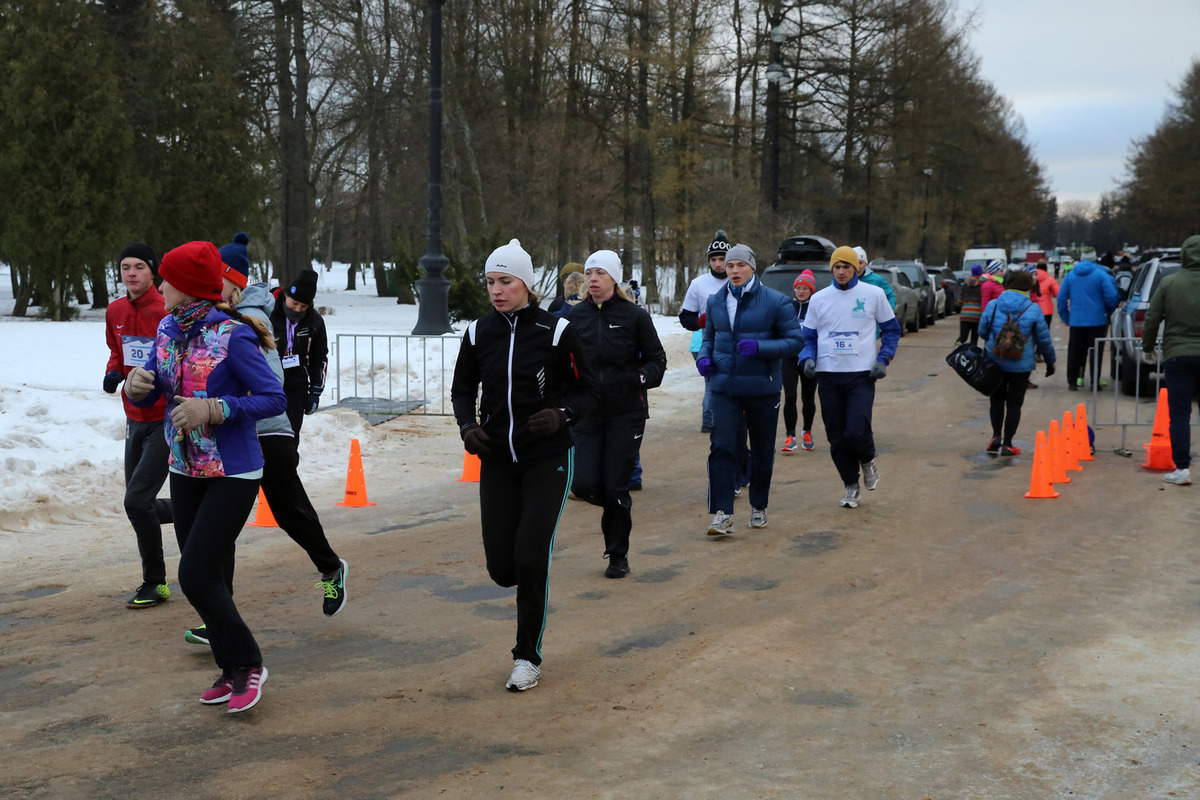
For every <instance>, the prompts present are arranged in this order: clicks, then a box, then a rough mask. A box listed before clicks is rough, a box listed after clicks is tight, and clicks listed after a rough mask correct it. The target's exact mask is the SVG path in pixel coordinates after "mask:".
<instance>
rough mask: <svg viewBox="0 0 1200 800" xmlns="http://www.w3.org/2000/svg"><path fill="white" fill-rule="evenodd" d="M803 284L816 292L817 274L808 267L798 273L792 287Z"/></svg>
mask: <svg viewBox="0 0 1200 800" xmlns="http://www.w3.org/2000/svg"><path fill="white" fill-rule="evenodd" d="M802 285H803V286H807V287H808V290H809V291H810V292H815V291H816V290H817V276H815V275H813V271H812V270H811V269H806V270H804V271H803V272H801V273H800V274H799V275H797V276H796V280H795V282H794V283H793V284H792V288H793V289H794V288H796V287H797V286H802Z"/></svg>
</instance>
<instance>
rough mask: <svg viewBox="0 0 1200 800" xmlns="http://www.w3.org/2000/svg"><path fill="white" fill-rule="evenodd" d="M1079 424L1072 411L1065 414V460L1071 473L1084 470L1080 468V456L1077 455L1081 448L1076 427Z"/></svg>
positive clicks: (1063, 437) (1063, 429)
mask: <svg viewBox="0 0 1200 800" xmlns="http://www.w3.org/2000/svg"><path fill="white" fill-rule="evenodd" d="M1078 424H1079V423H1077V422H1075V420H1074V417H1072V416H1071V412H1070V411H1064V412H1063V422H1062V443H1063V456H1064V459H1063V460H1064V462H1065V464H1066V468H1067V469H1069V470H1070V471H1071V472H1078V471H1079V470H1081V469H1083V467H1081V466H1079V456H1078V455H1076V453H1075V450H1076V449H1077V448H1078V447H1079V440H1078V437H1076V436H1075V426H1076V425H1078Z"/></svg>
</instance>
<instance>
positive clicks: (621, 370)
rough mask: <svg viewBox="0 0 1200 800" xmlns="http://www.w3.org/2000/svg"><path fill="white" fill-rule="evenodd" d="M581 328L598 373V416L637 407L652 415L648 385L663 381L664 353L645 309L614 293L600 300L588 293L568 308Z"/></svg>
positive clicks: (585, 348) (585, 349)
mask: <svg viewBox="0 0 1200 800" xmlns="http://www.w3.org/2000/svg"><path fill="white" fill-rule="evenodd" d="M567 319H569V320H570V321H571V326H572V327H574V328H576V329H577V330H578V332H579V339H580V341H581V342H582V343H583V352H584V355H586V356H587V360H588V364H590V365H591V367H592V372H593V373H594V374H595V376H596V384H597V387H598V389H599V392H600V410H599V412H598V416H599V417H600V418H602V419H611V418H612V417H616V416H620V415H621V414H627V413H629V412H630V411H641V412H642V414H643V415H644V416H647V417H648V416H650V414H649V409H648V407H647V405H646V390H647V389H653V388H655V387H657V386H659V385H661V384H662V379H663V373H664V372H666V369H667V354H666V352H665V351H664V350H663V346H662V342H661V341H659V338H658V331H656V330H654V322H653V321H652V320H651V319H650V315H649V314H647V313H646V312H645V311H644V310H642V309H641V308H639V307H638V306H636V305H634V304H633V303H631V302H629V301H628V300H626V299H625V298H623V297H620V296H619V295H617V294H614V295H613V297H612V298H611V299H609V300H605V301H604V303H603V304H602V305H596V304H595V303H594V302H592V299H591V298H590V297H589V298H587V299H586V300H584V301H583V302H582V303H579V304H577V305H576V306H574V307H573V308H572V309H571V312H570V313H569V314H567Z"/></svg>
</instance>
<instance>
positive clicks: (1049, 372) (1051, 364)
mask: <svg viewBox="0 0 1200 800" xmlns="http://www.w3.org/2000/svg"><path fill="white" fill-rule="evenodd" d="M1053 374H1054V362H1053V361H1047V362H1046V377H1047V378H1049V377H1050V376H1051V375H1053Z"/></svg>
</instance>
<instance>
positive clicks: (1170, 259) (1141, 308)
mask: <svg viewBox="0 0 1200 800" xmlns="http://www.w3.org/2000/svg"><path fill="white" fill-rule="evenodd" d="M1180 267H1181V263H1180V261H1179V256H1178V255H1174V256H1161V257H1159V258H1152V259H1150V260H1149V261H1146V262H1144V263H1142V264H1139V265H1138V267H1137V270H1136V272H1135V273H1134V276H1133V285H1132V286H1130V287H1129V299H1128V300H1125V301H1123V302H1122V303H1121V304H1120V305H1119V306H1117V310H1116V311H1114V312H1113V313H1112V317H1111V318H1110V320H1109V321H1110V323H1111V328H1112V333H1111V334H1110V335H1111V336H1112V337H1113V338H1114V339H1117V340H1120V339H1133V340H1134V341H1132V342H1130V341H1115V342H1113V347H1112V356H1111V359H1112V360H1111V362H1110V363H1111V371H1112V373H1113V374H1114V375H1115V374H1118V369H1117V368H1118V366H1119V367H1120V370H1119V375H1120V377H1121V391H1122V392H1123V393H1124V394H1127V395H1129V396H1133V395H1135V394H1138V393H1139V391H1138V384H1139V383H1140V384H1141V391H1140V394H1141V395H1142V396H1143V397H1144V396H1146V395H1147V394H1149V392H1150V391H1152V389H1151V388H1150V376H1151V375H1152V374H1153V372H1154V369H1153V368H1152V367H1150V366H1149V365H1147V364H1143V363H1142V361H1141V360H1140V359H1139V358H1138V355H1139V353H1140V349H1139V348H1140V347H1141V342H1142V326H1143V325H1144V324H1145V322H1146V311H1147V310H1148V309H1149V308H1150V298H1151V297H1153V296H1154V290H1155V289H1157V288H1158V285H1159V284H1160V283H1162V279H1163V278H1165V277H1166V276H1168V275H1171V274H1174V273H1176V272H1178V271H1179V269H1180ZM1158 339H1159V341H1160V342H1161V341H1162V330H1159V332H1158Z"/></svg>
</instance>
